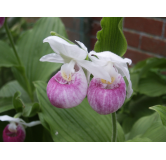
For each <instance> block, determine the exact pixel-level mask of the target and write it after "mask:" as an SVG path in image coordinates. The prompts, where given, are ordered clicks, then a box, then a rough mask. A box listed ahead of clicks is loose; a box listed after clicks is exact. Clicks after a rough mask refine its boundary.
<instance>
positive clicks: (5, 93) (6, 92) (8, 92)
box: [0, 81, 30, 102]
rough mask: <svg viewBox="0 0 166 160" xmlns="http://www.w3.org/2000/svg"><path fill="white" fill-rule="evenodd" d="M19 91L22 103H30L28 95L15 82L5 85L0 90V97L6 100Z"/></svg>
mask: <svg viewBox="0 0 166 160" xmlns="http://www.w3.org/2000/svg"><path fill="white" fill-rule="evenodd" d="M17 91H19V92H21V94H22V96H21V98H22V99H23V101H24V102H30V99H29V96H28V94H27V93H26V92H25V90H24V89H23V88H22V87H21V86H20V84H19V83H18V82H17V81H11V82H8V83H6V84H5V85H4V86H3V87H2V88H1V89H0V97H3V98H7V97H13V96H14V94H15V93H16V92H17Z"/></svg>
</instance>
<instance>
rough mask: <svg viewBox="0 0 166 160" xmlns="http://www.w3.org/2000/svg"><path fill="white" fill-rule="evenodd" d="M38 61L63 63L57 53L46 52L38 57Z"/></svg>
mask: <svg viewBox="0 0 166 160" xmlns="http://www.w3.org/2000/svg"><path fill="white" fill-rule="evenodd" d="M40 61H42V62H56V63H65V62H64V59H63V58H62V57H61V56H60V55H59V54H56V53H51V54H47V55H45V56H43V57H42V58H40Z"/></svg>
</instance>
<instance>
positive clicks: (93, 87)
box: [87, 51, 133, 115]
mask: <svg viewBox="0 0 166 160" xmlns="http://www.w3.org/2000/svg"><path fill="white" fill-rule="evenodd" d="M96 56H97V57H98V58H96ZM89 58H90V59H91V60H92V61H93V62H94V63H95V64H98V65H99V66H100V67H101V68H102V69H103V71H106V72H107V73H108V74H109V76H110V78H111V80H110V81H109V80H107V79H106V77H102V76H100V75H98V77H95V76H94V78H93V79H92V81H91V82H90V85H89V88H88V93H87V96H88V101H89V104H90V105H91V107H92V108H93V109H94V110H95V111H96V112H97V113H99V114H104V115H106V114H110V113H113V112H116V111H117V110H118V109H119V108H120V107H121V106H122V105H123V103H124V101H125V98H126V90H127V98H129V97H130V96H131V94H132V92H133V90H132V84H131V81H130V74H129V70H128V66H127V63H128V64H131V63H132V62H131V60H130V59H128V58H124V59H123V58H121V57H119V56H118V55H116V54H114V53H112V52H109V51H104V52H100V53H96V52H94V51H91V52H90V53H89ZM124 76H125V77H126V78H127V81H128V87H127V89H126V84H125V81H124V79H123V77H124Z"/></svg>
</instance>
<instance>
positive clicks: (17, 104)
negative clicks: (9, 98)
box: [13, 92, 25, 112]
mask: <svg viewBox="0 0 166 160" xmlns="http://www.w3.org/2000/svg"><path fill="white" fill-rule="evenodd" d="M20 96H21V93H20V92H16V93H15V94H14V97H13V106H14V109H15V110H16V111H17V112H22V111H23V108H24V107H25V105H24V103H23V102H22V100H21V99H20Z"/></svg>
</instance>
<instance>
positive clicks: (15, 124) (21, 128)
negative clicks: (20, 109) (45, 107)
mask: <svg viewBox="0 0 166 160" xmlns="http://www.w3.org/2000/svg"><path fill="white" fill-rule="evenodd" d="M0 120H1V121H8V122H10V124H8V125H7V126H6V127H5V129H4V130H3V141H4V142H23V141H24V140H25V137H26V132H25V127H26V126H27V127H32V126H35V125H38V124H41V122H40V121H33V122H30V123H26V122H25V121H23V120H22V119H20V118H13V117H10V116H7V115H4V116H0Z"/></svg>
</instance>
